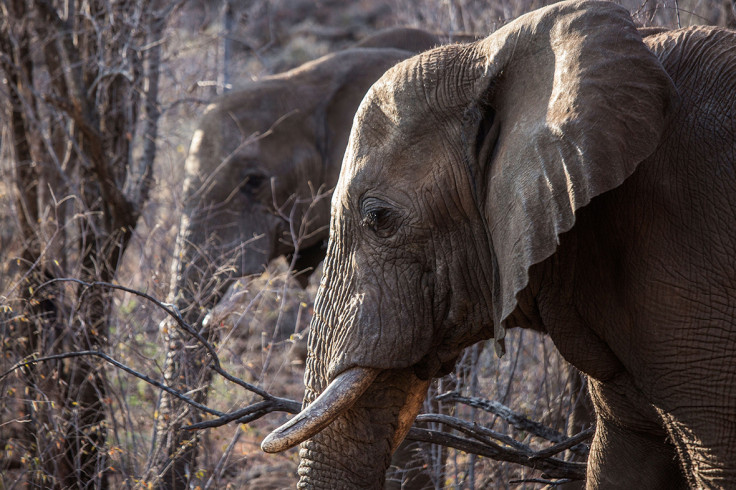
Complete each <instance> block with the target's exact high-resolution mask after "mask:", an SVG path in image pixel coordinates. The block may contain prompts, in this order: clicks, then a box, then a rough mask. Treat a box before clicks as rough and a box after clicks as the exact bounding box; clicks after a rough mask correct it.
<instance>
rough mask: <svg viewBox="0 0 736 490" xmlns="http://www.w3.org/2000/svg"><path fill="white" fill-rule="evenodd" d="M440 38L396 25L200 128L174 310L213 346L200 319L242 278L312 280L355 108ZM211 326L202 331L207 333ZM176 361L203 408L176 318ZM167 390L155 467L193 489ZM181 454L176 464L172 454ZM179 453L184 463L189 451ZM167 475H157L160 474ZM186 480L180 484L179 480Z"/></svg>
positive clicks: (178, 376) (170, 368)
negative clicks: (266, 274) (290, 273)
mask: <svg viewBox="0 0 736 490" xmlns="http://www.w3.org/2000/svg"><path fill="white" fill-rule="evenodd" d="M439 43H440V41H439V38H437V37H436V36H435V35H433V34H430V33H428V32H425V31H421V30H418V29H410V28H393V29H387V30H385V31H382V32H379V33H377V34H376V35H375V36H372V37H370V38H367V39H365V40H364V41H363V44H364V45H365V46H367V47H360V48H354V49H348V50H344V51H341V52H337V53H334V54H331V55H327V56H324V57H322V58H320V59H318V60H315V61H312V62H309V63H306V64H304V65H302V66H300V67H297V68H294V69H292V70H289V71H287V72H284V73H281V74H278V75H273V76H268V77H265V78H263V79H260V80H258V81H254V82H251V83H248V84H246V85H245V86H244V87H243V88H241V89H239V90H237V91H233V92H231V93H228V94H226V95H224V96H222V97H220V98H218V99H217V100H216V101H215V102H214V103H213V104H211V105H210V106H209V107H208V108H207V110H206V112H205V114H204V116H203V118H202V120H201V123H200V125H199V128H198V129H197V130H196V131H195V133H194V135H193V137H192V142H191V147H190V150H189V155H188V157H187V160H186V163H185V172H186V177H185V181H184V190H183V195H184V196H183V197H184V212H183V215H182V217H181V224H180V230H179V234H178V236H177V242H176V250H175V255H174V256H175V261H174V263H173V265H172V268H173V270H172V283H171V286H170V293H169V302H171V303H173V304H174V305H176V306H177V307H178V309H179V310H180V311H181V312H182V315H183V318H184V320H186V321H187V322H188V323H189V324H191V325H193V326H194V327H195V329H197V330H200V331H201V332H202V333H203V334H204V336H205V337H209V338H210V339H211V340H214V339H215V338H216V334H215V329H213V328H208V327H209V326H210V325H207V324H204V325H202V319H203V318H204V316H205V315H206V314H207V312H208V311H209V310H210V309H211V308H212V307H213V306H214V305H215V304H216V303H217V301H218V300H219V299H220V298H221V297H222V295H223V293H224V292H225V290H226V289H227V286H228V285H229V284H230V283H231V282H232V281H233V280H234V278H237V277H240V276H252V275H259V274H261V273H262V272H263V271H264V269H265V267H266V265H267V264H268V263H269V262H270V261H271V260H273V259H274V258H276V257H279V256H282V255H284V256H287V258H288V260H289V261H290V263H291V269H292V270H294V271H301V272H302V274H298V275H297V276H296V277H297V278H298V279H300V280H301V281H302V283H305V282H306V279H307V278H308V276H309V273H310V272H311V271H312V270H313V268H314V267H315V266H316V265H317V264H318V263H319V262H320V261H321V260H322V259H323V257H324V254H325V250H324V243H323V242H324V241H325V240H326V238H327V233H328V223H329V197H330V195H331V192H332V188H333V187H334V185H335V183H336V182H337V178H338V174H339V169H340V164H341V162H342V157H343V154H344V152H345V147H346V145H347V140H348V135H349V131H350V127H351V125H352V120H353V116H354V114H355V111H356V109H357V107H358V105H359V103H360V101H361V99H362V98H363V96H364V95H365V93H366V91H367V90H368V88H369V87H370V86H371V84H372V83H373V82H374V81H376V80H377V79H378V78H379V77H380V76H381V75H382V74H383V73H384V72H385V71H386V70H387V69H388V68H390V67H391V66H393V65H394V64H396V63H397V62H399V61H401V60H403V59H406V58H408V57H410V56H412V55H413V54H415V53H416V52H418V51H421V50H423V49H429V48H431V47H433V46H436V45H439ZM203 327H204V329H203V330H202V328H203ZM162 330H163V332H164V333H165V335H166V345H167V346H168V354H167V359H166V366H165V373H164V376H165V378H166V379H167V380H169V382H171V383H174V384H177V383H178V387H179V388H180V389H181V390H182V391H189V390H194V389H195V388H198V391H197V394H196V395H195V397H199V399H200V400H203V399H204V398H205V397H206V388H205V389H202V388H201V387H202V386H204V387H206V386H207V385H208V384H209V376H210V375H209V374H208V373H209V371H208V370H204V371H203V370H202V369H201V366H202V363H203V362H206V361H205V359H206V354H205V353H204V351H203V350H201V348H199V349H193V348H191V347H190V348H187V347H185V343H184V338H183V337H182V335H181V333H180V332H179V330H178V329H176V328H172V326H171V320H170V319H167V320H166V321H165V322H164V323H163V324H162ZM185 410H189V408H188V407H186V406H183V407H180V406H179V403H178V402H177V401H176V400H175V399H173V398H172V397H170V396H169V395H167V394H165V395H163V396H162V399H161V408H160V410H159V414H160V415H159V418H158V422H157V426H158V427H157V432H158V435H157V439H158V440H159V441H165V442H164V443H163V444H161V449H160V451H161V452H160V453H158V454H156V455H155V458H154V459H155V460H158V461H159V464H158V467H160V468H169V470H167V476H165V477H164V481H167V482H174V483H171V484H170V485H171V487H172V488H178V487H179V486H180V485H179V483H176V482H184V481H186V478H187V477H186V475H187V471H188V470H187V468H188V467H191V465H192V464H193V461H194V459H195V458H196V449H195V448H196V445H195V444H190V445H189V446H187V447H191V448H192V449H191V450H190V451H189V452H188V453H187V452H186V451H184V452H182V451H181V450H180V447H181V446H182V441H181V440H180V438H181V437H186V438H187V439H188V438H189V437H190V436H189V435H184V436H182V435H181V433H180V432H178V429H177V427H179V426H180V424H178V423H175V424H172V423H171V422H170V421H172V420H183V421H184V420H186V419H187V418H190V419H191V420H196V419H197V417H198V415H197V414H195V413H190V414H189V415H187V416H186V417H181V416H179V415H176V414H179V413H180V411H185ZM172 454H177V455H178V456H176V461H175V462H173V463H171V462H170V459H171V457H172V456H171V455H172ZM182 454H183V455H182ZM161 471H163V470H156V472H158V473H161ZM182 484H183V483H182Z"/></svg>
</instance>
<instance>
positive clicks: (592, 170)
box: [475, 2, 677, 338]
mask: <svg viewBox="0 0 736 490" xmlns="http://www.w3.org/2000/svg"><path fill="white" fill-rule="evenodd" d="M477 49H478V52H479V53H480V54H479V59H480V60H482V61H481V62H480V63H479V64H480V65H483V66H482V68H481V69H480V71H481V73H482V75H481V76H480V77H479V78H478V83H477V84H476V85H475V88H476V97H477V99H476V100H478V101H483V102H482V103H478V104H476V107H479V108H480V109H481V110H480V111H478V110H477V109H476V111H475V112H476V113H478V112H480V113H481V116H484V117H482V118H483V119H484V120H485V121H486V127H487V128H493V127H496V128H497V129H496V130H489V131H485V130H484V129H483V125H479V127H480V130H479V131H480V132H479V134H478V136H476V137H475V139H476V141H477V142H476V147H477V148H479V149H480V151H477V152H476V156H477V157H478V158H479V159H480V160H481V161H478V164H479V165H480V170H481V175H484V176H485V180H484V182H485V193H484V194H483V196H484V199H485V202H484V203H483V206H484V213H485V218H486V219H487V222H488V226H489V229H490V230H492V231H491V240H492V242H493V252H494V256H495V259H496V261H497V262H498V267H497V276H496V284H495V286H494V290H495V291H494V296H495V297H494V309H495V311H494V316H495V321H496V323H495V324H496V329H497V331H496V338H503V336H504V330H503V322H504V321H505V319H506V318H507V317H508V315H509V314H511V312H512V311H513V310H514V308H515V307H516V295H517V293H518V292H519V291H521V290H523V289H524V288H525V287H526V286H527V283H528V271H529V268H530V267H531V266H532V265H534V264H536V263H539V262H541V261H543V260H544V259H546V258H548V257H549V256H551V255H552V254H553V253H554V252H555V250H556V248H557V244H558V243H559V238H558V236H559V235H560V234H561V233H564V232H566V231H568V230H570V229H571V228H572V227H573V225H574V223H575V212H576V211H577V210H578V209H580V208H581V207H583V206H585V205H587V204H588V203H589V202H590V200H591V199H592V198H593V197H595V196H597V195H599V194H601V193H604V192H606V191H608V190H611V189H613V188H615V187H617V186H619V185H620V184H621V183H622V182H623V181H624V180H625V179H626V178H627V177H629V176H630V175H631V174H632V173H633V172H634V170H635V169H636V167H637V165H638V164H639V163H640V162H642V161H643V160H645V159H646V158H647V157H648V156H650V155H651V154H652V153H653V152H654V151H655V149H656V148H657V146H658V145H659V142H660V141H661V137H662V133H663V132H664V130H665V127H666V124H667V121H668V119H669V113H670V112H671V110H672V107H673V106H674V102H675V100H676V98H677V95H676V91H675V88H674V86H673V84H672V81H671V79H670V77H669V76H668V75H667V73H666V72H665V71H664V69H663V67H662V65H661V64H660V63H659V61H658V60H657V58H656V57H655V56H654V55H653V54H652V53H651V52H650V51H649V50H648V49H647V47H646V46H645V45H644V43H643V42H642V39H641V37H640V35H639V33H638V32H637V30H636V27H635V26H634V24H633V22H632V20H631V17H630V16H629V13H628V12H627V11H626V10H625V9H623V8H621V7H619V6H617V5H615V4H613V3H609V2H561V3H559V4H555V5H552V6H550V7H547V8H544V9H541V10H539V11H536V12H533V13H531V14H528V15H526V16H523V17H520V18H519V19H517V20H516V21H515V22H513V23H511V24H508V25H507V26H505V27H504V28H502V29H500V30H499V31H496V33H494V34H493V35H491V36H490V37H489V38H487V39H486V40H484V41H482V42H481V43H479V44H478V46H477ZM489 87H490V89H489ZM487 107H492V108H493V112H492V114H494V116H495V119H496V122H495V123H494V124H492V125H491V124H489V119H490V118H489V114H491V112H490V109H484V108H487ZM484 111H485V112H484ZM484 131H485V133H484ZM486 133H487V137H489V138H495V141H494V144H493V148H492V151H488V150H487V148H488V144H487V142H486V141H482V139H483V138H484V137H486ZM483 148H486V151H483ZM483 155H487V156H486V157H485V158H484V156H483Z"/></svg>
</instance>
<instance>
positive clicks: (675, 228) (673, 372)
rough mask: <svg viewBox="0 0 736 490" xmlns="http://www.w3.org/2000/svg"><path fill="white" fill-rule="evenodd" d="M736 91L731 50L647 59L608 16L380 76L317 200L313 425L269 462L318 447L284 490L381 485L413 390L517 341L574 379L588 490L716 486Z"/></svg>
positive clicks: (687, 33) (530, 32)
mask: <svg viewBox="0 0 736 490" xmlns="http://www.w3.org/2000/svg"><path fill="white" fill-rule="evenodd" d="M734 94H736V34H735V33H734V32H731V31H726V30H722V29H718V28H710V27H698V28H688V29H681V30H675V31H671V32H663V33H659V34H656V35H653V36H648V37H647V38H646V39H645V40H642V37H641V35H640V34H639V33H637V31H636V28H635V26H634V24H633V23H632V21H631V18H630V16H629V14H628V12H627V11H626V10H624V9H622V8H621V7H619V6H617V5H615V4H613V3H607V2H601V3H598V2H562V3H558V4H555V5H553V6H550V7H547V8H544V9H541V10H538V11H535V12H532V13H530V14H527V15H525V16H523V17H521V18H519V19H518V20H516V21H514V22H512V23H510V24H508V25H506V26H505V27H503V28H502V29H499V30H498V31H497V32H495V33H494V34H492V35H491V36H490V37H488V38H487V39H485V40H483V41H480V42H478V43H475V44H471V45H465V46H448V47H441V48H438V49H435V50H432V51H429V52H426V53H423V54H421V55H419V56H417V57H414V58H412V59H410V60H408V61H406V62H403V63H401V64H399V65H397V66H396V67H394V68H393V69H392V70H390V71H389V72H387V73H386V74H385V75H384V76H383V77H382V78H381V80H379V81H378V82H377V83H376V84H375V85H374V86H373V87H372V88H371V90H370V92H369V94H368V95H367V96H366V98H365V99H364V101H363V103H362V104H361V107H360V109H359V112H358V114H357V116H356V122H355V126H354V128H353V132H352V134H351V137H350V143H349V145H348V150H347V153H346V156H345V161H344V164H343V168H342V172H341V175H340V180H339V182H338V185H337V188H336V190H335V193H334V196H333V200H332V221H331V225H330V242H329V246H328V251H327V254H328V255H327V259H326V261H325V271H324V276H323V280H322V284H321V289H320V292H319V295H318V298H317V303H316V312H315V316H314V320H313V323H312V326H311V329H312V330H311V332H310V342H309V344H310V345H309V354H308V359H307V374H306V382H307V393H306V396H305V402H306V403H308V404H310V406H309V407H307V408H306V409H305V411H304V412H303V414H305V417H304V418H303V419H300V418H299V417H296V418H295V419H296V420H304V421H306V422H301V421H300V422H299V423H296V424H294V425H289V424H287V426H288V427H285V428H284V429H283V430H278V431H275V432H274V434H273V435H272V436H269V438H267V439H266V441H264V448H266V449H268V450H279V449H282V448H283V447H284V445H288V444H295V443H298V442H299V441H300V440H303V439H305V438H307V437H310V439H309V440H307V441H306V442H305V443H304V444H303V445H302V448H301V453H300V455H301V465H300V469H299V473H300V475H301V481H300V484H299V487H300V488H380V487H381V486H382V484H383V472H384V471H385V469H386V467H387V465H388V463H389V459H390V454H391V451H392V450H393V449H394V448H395V447H396V446H397V444H398V442H399V441H400V440H401V439H402V438H403V436H404V434H405V432H406V430H408V427H409V425H410V424H411V421H412V420H413V418H414V417H415V416H416V413H417V411H418V409H419V403H418V402H417V399H419V400H420V401H421V398H422V396H423V393H424V389H425V387H426V383H427V381H426V380H427V379H429V378H430V377H432V376H434V375H436V374H437V373H438V372H439V371H441V370H442V366H446V365H447V364H448V363H452V362H453V361H454V359H456V358H457V356H458V355H459V353H460V352H461V350H462V349H463V348H464V347H466V346H468V345H470V344H471V343H473V342H475V341H478V340H480V339H486V338H491V337H495V339H496V340H497V341H498V343H499V347H501V344H502V339H503V336H504V332H505V328H507V327H515V326H518V327H525V328H533V329H537V330H540V331H544V332H547V333H548V334H549V335H550V336H551V338H552V339H553V341H554V342H555V344H556V345H557V347H558V349H559V350H560V352H561V353H562V355H563V356H565V358H566V359H567V360H569V361H570V362H571V363H572V364H573V365H575V366H576V367H577V368H578V369H580V370H581V371H583V372H584V373H586V374H587V375H588V376H589V379H590V390H591V393H592V398H593V402H594V405H595V409H596V415H597V423H598V426H597V427H598V430H597V433H596V435H595V438H594V441H593V443H592V448H591V455H590V460H589V466H588V475H587V486H588V487H589V488H617V489H621V488H648V489H649V488H663V489H672V488H685V487H688V486H690V487H697V488H706V487H708V488H725V487H732V486H733V485H734V482H736V254H735V253H734V250H736V162H735V160H736V96H734ZM333 381H335V383H333ZM328 384H329V389H328V388H327V387H328ZM338 386H339V388H337V387H338ZM353 386H359V387H360V389H356V388H354V387H353ZM323 392H324V393H325V395H324V396H323V397H321V398H320V399H319V400H316V401H315V399H316V398H317V395H319V394H320V393H323ZM327 394H329V396H328V395H327ZM419 394H422V395H419ZM325 398H330V399H331V400H334V401H335V405H333V406H335V407H340V409H339V410H336V412H335V414H334V416H332V415H330V412H329V411H327V410H326V407H325V406H324V405H323V404H322V401H323V400H324V399H325ZM321 413H327V414H328V415H330V416H328V417H321V415H320V414H321ZM330 422H331V423H330ZM325 425H326V428H323V427H324V426H325ZM304 427H306V428H304ZM320 429H321V432H319V430H320ZM292 436H295V437H294V438H292Z"/></svg>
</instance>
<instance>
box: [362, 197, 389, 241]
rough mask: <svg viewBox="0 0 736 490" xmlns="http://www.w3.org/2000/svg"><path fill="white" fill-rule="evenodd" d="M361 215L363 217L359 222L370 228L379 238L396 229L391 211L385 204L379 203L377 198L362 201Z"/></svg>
mask: <svg viewBox="0 0 736 490" xmlns="http://www.w3.org/2000/svg"><path fill="white" fill-rule="evenodd" d="M362 215H363V219H362V220H361V223H360V224H361V225H362V226H363V227H366V228H370V229H371V230H373V232H374V233H375V234H376V235H378V236H379V237H381V238H386V237H388V236H390V235H392V234H393V233H394V231H396V230H395V226H394V223H395V220H394V219H393V216H392V215H393V212H392V211H391V210H390V209H389V208H387V207H385V204H383V203H381V204H379V201H378V200H377V199H373V198H369V199H366V200H365V201H364V202H363V206H362Z"/></svg>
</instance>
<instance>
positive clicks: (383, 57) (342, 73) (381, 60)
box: [316, 48, 414, 186]
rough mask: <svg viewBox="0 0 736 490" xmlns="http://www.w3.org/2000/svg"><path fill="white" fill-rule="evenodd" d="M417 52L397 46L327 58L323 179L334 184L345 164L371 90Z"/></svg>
mask: <svg viewBox="0 0 736 490" xmlns="http://www.w3.org/2000/svg"><path fill="white" fill-rule="evenodd" d="M413 55H414V52H412V51H406V50H402V49H394V48H381V49H378V48H356V49H349V50H345V51H342V52H340V53H336V54H335V55H332V56H331V57H330V59H328V60H327V61H326V63H327V64H326V68H328V69H326V70H324V73H323V75H324V77H325V79H326V80H325V82H326V83H324V84H323V85H322V88H321V90H322V93H321V96H322V101H321V107H320V108H319V110H317V112H316V116H317V122H316V124H317V134H318V137H319V139H320V141H319V146H320V151H321V152H322V154H323V161H324V163H325V169H324V170H325V174H326V175H325V179H324V180H323V182H326V183H328V184H329V185H331V186H334V185H335V184H336V183H337V178H338V176H339V172H340V166H341V165H342V158H343V154H344V153H345V147H346V146H347V142H348V137H349V136H350V129H351V127H352V125H353V117H354V116H355V112H356V111H357V109H358V106H359V105H360V102H361V101H362V100H363V97H364V96H365V94H366V92H368V89H369V88H370V87H371V85H373V83H374V82H375V81H376V80H378V79H379V78H380V77H381V75H383V74H384V73H385V72H386V70H388V69H389V68H391V67H392V66H394V65H395V64H396V63H399V62H400V61H402V60H404V59H406V58H409V57H411V56H413Z"/></svg>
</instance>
